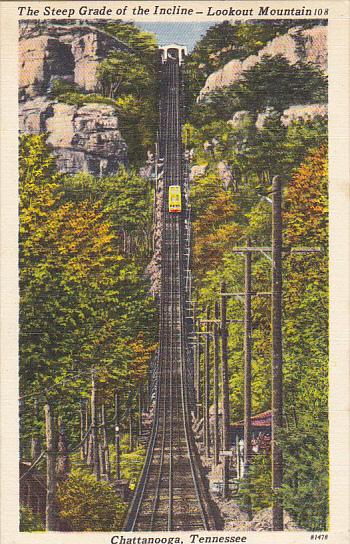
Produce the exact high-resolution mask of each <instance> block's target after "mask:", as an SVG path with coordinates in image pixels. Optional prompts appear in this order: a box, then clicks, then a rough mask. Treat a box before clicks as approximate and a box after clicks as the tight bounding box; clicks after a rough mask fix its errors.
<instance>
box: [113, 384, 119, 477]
mask: <svg viewBox="0 0 350 544" xmlns="http://www.w3.org/2000/svg"><path fill="white" fill-rule="evenodd" d="M114 419H115V423H114V433H115V434H114V444H115V473H116V480H120V428H119V397H118V391H117V390H116V391H115V393H114Z"/></svg>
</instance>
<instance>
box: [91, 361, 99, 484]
mask: <svg viewBox="0 0 350 544" xmlns="http://www.w3.org/2000/svg"><path fill="white" fill-rule="evenodd" d="M91 436H92V464H93V471H94V475H95V477H96V479H97V480H99V479H100V462H99V461H100V459H99V451H98V424H97V408H96V376H95V370H93V371H92V384H91Z"/></svg>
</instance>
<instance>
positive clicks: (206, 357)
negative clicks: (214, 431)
mask: <svg viewBox="0 0 350 544" xmlns="http://www.w3.org/2000/svg"><path fill="white" fill-rule="evenodd" d="M206 316H207V323H206V335H205V352H204V433H203V436H204V448H205V455H206V457H207V458H208V457H209V456H210V428H209V408H210V368H209V361H210V330H209V327H210V324H209V319H210V308H209V306H207V309H206Z"/></svg>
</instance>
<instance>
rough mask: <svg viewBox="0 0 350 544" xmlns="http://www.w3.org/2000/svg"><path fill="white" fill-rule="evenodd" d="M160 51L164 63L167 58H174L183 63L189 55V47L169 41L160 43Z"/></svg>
mask: <svg viewBox="0 0 350 544" xmlns="http://www.w3.org/2000/svg"><path fill="white" fill-rule="evenodd" d="M159 52H160V57H161V61H162V63H164V62H165V61H166V60H167V59H173V60H177V61H178V62H179V64H182V63H183V61H184V59H185V57H186V55H187V47H186V45H180V44H178V43H169V44H167V45H160V46H159Z"/></svg>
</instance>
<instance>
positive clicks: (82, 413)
mask: <svg viewBox="0 0 350 544" xmlns="http://www.w3.org/2000/svg"><path fill="white" fill-rule="evenodd" d="M84 402H85V401H84V400H83V399H82V400H80V410H79V415H80V441H81V446H80V459H81V460H82V461H84V460H85V442H83V438H84V434H85V417H86V411H85V406H84Z"/></svg>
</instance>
